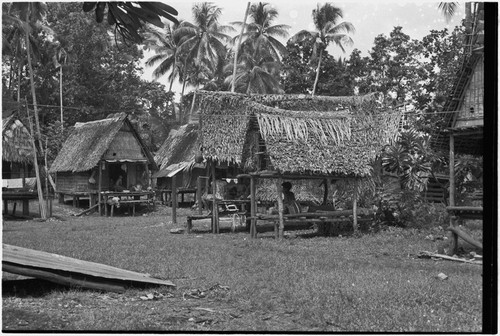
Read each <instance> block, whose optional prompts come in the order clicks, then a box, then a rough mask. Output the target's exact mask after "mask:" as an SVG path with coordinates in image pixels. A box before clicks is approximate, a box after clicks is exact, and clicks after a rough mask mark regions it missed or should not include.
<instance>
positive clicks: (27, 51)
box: [26, 18, 43, 149]
mask: <svg viewBox="0 0 500 336" xmlns="http://www.w3.org/2000/svg"><path fill="white" fill-rule="evenodd" d="M26 22H28V18H26ZM26 54H27V56H28V68H29V72H30V86H31V97H32V99H33V109H34V111H35V126H36V135H37V138H38V144H39V148H40V149H43V146H42V142H41V141H42V140H41V138H42V133H41V132H40V121H39V119H38V107H37V103H36V94H35V80H34V78H33V66H32V65H31V52H30V37H29V32H28V30H26ZM26 103H28V102H27V101H26Z"/></svg>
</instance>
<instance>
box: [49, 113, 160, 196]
mask: <svg viewBox="0 0 500 336" xmlns="http://www.w3.org/2000/svg"><path fill="white" fill-rule="evenodd" d="M156 170H157V166H156V163H155V161H154V159H153V155H152V153H151V152H150V151H149V149H148V148H147V146H146V145H145V144H144V142H143V140H142V139H141V137H140V136H139V134H138V132H137V131H136V129H135V128H134V126H133V125H132V123H131V122H130V120H129V118H128V117H127V115H126V114H125V113H119V114H115V115H112V116H110V117H108V118H106V119H102V120H96V121H89V122H85V123H76V124H75V126H74V129H73V131H72V132H71V134H70V135H69V137H68V139H66V141H65V142H64V144H63V146H62V148H61V150H60V152H59V154H58V155H57V157H56V159H55V160H54V162H53V163H52V166H51V167H50V172H51V173H55V174H56V185H57V190H56V192H57V193H58V194H59V196H60V199H61V198H64V195H70V196H73V197H80V196H83V197H85V196H88V197H90V200H91V201H90V202H91V205H92V203H93V202H94V201H95V200H96V198H95V197H96V196H97V195H98V194H99V193H100V192H101V191H108V190H114V189H115V188H116V186H115V184H116V181H117V180H118V179H119V178H120V177H121V179H122V185H123V188H125V189H127V188H130V187H131V186H135V185H137V184H141V185H142V187H143V188H147V187H148V186H151V173H152V172H154V171H156Z"/></svg>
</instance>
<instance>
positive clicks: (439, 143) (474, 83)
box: [431, 2, 485, 155]
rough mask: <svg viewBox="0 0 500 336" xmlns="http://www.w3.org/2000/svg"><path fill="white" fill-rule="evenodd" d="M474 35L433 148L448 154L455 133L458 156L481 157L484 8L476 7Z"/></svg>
mask: <svg viewBox="0 0 500 336" xmlns="http://www.w3.org/2000/svg"><path fill="white" fill-rule="evenodd" d="M474 22H475V24H474V26H473V29H472V31H470V32H468V33H467V32H466V34H465V37H464V38H465V41H464V49H463V51H462V52H463V53H462V55H461V57H462V58H463V61H462V65H461V67H460V69H458V71H457V75H456V78H455V80H454V82H453V85H452V86H451V89H450V91H449V92H448V97H447V100H446V102H445V104H444V106H443V109H442V112H444V113H443V119H444V120H443V124H444V125H443V129H437V132H436V133H435V134H433V135H432V142H431V144H432V146H433V147H435V148H439V149H442V150H445V151H446V150H449V138H450V133H451V132H453V134H454V135H455V137H454V140H455V141H454V151H455V153H461V154H470V155H482V153H483V128H484V106H483V105H484V99H485V97H484V83H485V81H484V66H483V64H484V6H483V4H482V3H481V2H479V3H477V7H476V11H475V12H474Z"/></svg>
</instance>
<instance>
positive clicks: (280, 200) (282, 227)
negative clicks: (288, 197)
mask: <svg viewBox="0 0 500 336" xmlns="http://www.w3.org/2000/svg"><path fill="white" fill-rule="evenodd" d="M282 183H283V179H282V178H281V177H280V178H278V179H277V180H276V195H277V197H278V199H277V201H278V217H279V221H278V223H279V226H278V231H276V225H275V230H274V237H275V238H278V239H283V235H284V233H283V232H284V230H285V220H284V218H283V209H284V207H283V197H282V195H283V187H282V186H281V184H282Z"/></svg>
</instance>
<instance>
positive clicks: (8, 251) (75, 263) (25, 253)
mask: <svg viewBox="0 0 500 336" xmlns="http://www.w3.org/2000/svg"><path fill="white" fill-rule="evenodd" d="M2 252H3V259H2V261H3V262H5V263H10V264H11V265H14V266H19V267H23V266H28V267H35V268H41V269H45V270H57V271H65V272H69V273H70V274H86V275H90V276H95V277H101V278H106V279H116V280H125V281H134V282H141V283H150V284H157V285H163V286H175V285H174V284H173V283H172V282H170V281H168V280H160V279H155V278H152V277H150V276H149V275H147V274H144V273H138V272H134V271H128V270H124V269H120V268H117V267H113V266H109V265H104V264H99V263H95V262H91V261H84V260H79V259H75V258H70V257H65V256H62V255H59V254H53V253H48V252H44V251H37V250H32V249H27V248H24V247H19V246H12V245H7V244H2Z"/></svg>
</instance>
